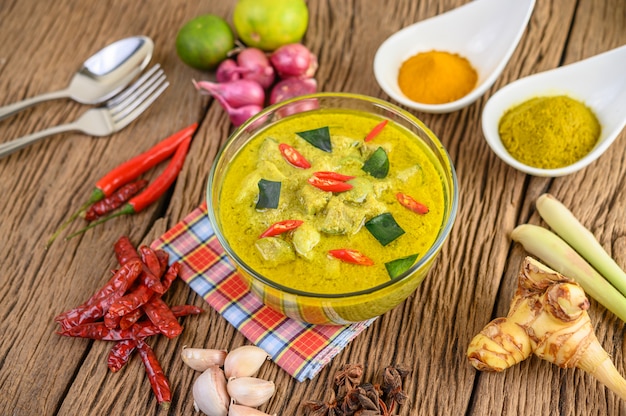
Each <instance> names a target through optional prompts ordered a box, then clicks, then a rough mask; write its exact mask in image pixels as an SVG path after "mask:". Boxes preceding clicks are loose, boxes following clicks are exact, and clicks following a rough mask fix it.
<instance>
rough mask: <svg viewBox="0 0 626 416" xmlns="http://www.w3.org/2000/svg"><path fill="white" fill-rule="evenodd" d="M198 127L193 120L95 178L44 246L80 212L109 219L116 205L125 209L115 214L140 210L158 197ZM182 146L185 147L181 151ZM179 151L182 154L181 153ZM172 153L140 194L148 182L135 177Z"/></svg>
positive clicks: (185, 152)
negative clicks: (163, 169) (86, 194)
mask: <svg viewBox="0 0 626 416" xmlns="http://www.w3.org/2000/svg"><path fill="white" fill-rule="evenodd" d="M197 128H198V123H194V124H192V125H190V126H188V127H186V128H184V129H182V130H180V131H178V132H176V133H174V134H172V135H171V136H169V137H167V138H166V139H164V140H162V141H161V142H159V143H157V144H156V145H155V146H153V147H152V148H150V149H148V150H147V151H145V152H144V153H142V154H140V155H138V156H135V157H133V158H131V159H130V160H128V161H126V162H124V163H122V164H121V165H119V166H117V167H116V168H114V169H112V170H111V171H109V173H107V174H106V175H104V176H103V177H102V178H100V179H99V180H98V181H97V182H96V185H95V188H94V190H93V191H92V193H91V195H90V197H89V199H88V200H87V202H86V203H85V204H84V205H83V206H82V207H80V209H79V210H78V211H77V212H75V213H74V214H73V215H71V216H70V218H68V219H67V220H66V221H65V222H64V223H63V224H61V225H60V226H59V228H58V229H57V230H56V231H55V232H54V234H52V236H51V237H50V239H49V240H48V242H47V246H48V247H49V246H50V245H51V244H52V243H53V242H54V240H55V239H56V238H57V237H58V236H59V235H60V234H61V232H63V230H65V228H67V226H69V225H70V224H71V223H72V222H73V221H74V220H75V219H76V218H78V217H79V216H81V215H83V214H84V215H85V219H86V220H87V221H90V222H91V221H95V220H97V219H98V218H103V217H104V220H108V219H109V218H111V217H112V216H108V217H106V215H107V214H109V213H111V212H113V211H114V210H116V209H117V208H119V207H122V210H124V209H126V211H125V212H124V213H120V214H117V215H115V216H118V215H124V214H133V213H136V212H139V211H141V210H142V209H144V208H145V207H146V206H148V205H150V204H151V203H152V202H154V201H155V200H156V199H158V198H159V197H160V196H161V195H162V194H163V193H164V192H165V191H166V190H167V188H169V186H170V185H171V184H172V183H173V182H174V180H175V179H176V176H177V175H178V173H179V172H180V169H181V168H182V163H183V162H184V160H185V156H186V154H187V151H188V150H189V144H190V142H191V138H192V136H193V134H194V133H195V131H196V129H197ZM181 148H182V149H184V151H181ZM180 153H184V154H183V155H181V154H180ZM172 155H174V156H173V159H177V161H176V163H170V165H169V166H168V169H166V172H163V174H161V176H159V178H157V179H156V180H155V182H154V183H153V184H151V185H149V186H148V188H147V189H145V190H144V191H143V192H142V193H140V194H139V191H141V189H143V188H144V187H145V186H146V185H147V182H144V181H143V180H137V178H138V177H139V176H140V175H142V174H143V173H145V172H147V171H148V170H150V169H151V168H153V167H154V166H156V165H158V164H159V163H161V162H163V161H165V160H166V159H168V158H170V157H172ZM176 167H177V169H176ZM172 175H173V178H172ZM131 198H133V199H131ZM131 201H133V203H132V205H131V206H132V212H130V211H129V208H126V206H127V205H128V204H130V202H131ZM125 204H126V205H125ZM104 220H101V221H100V222H98V224H99V223H101V222H104ZM89 228H90V227H89ZM81 231H85V230H81ZM75 234H76V235H77V234H80V233H75ZM68 238H69V237H68Z"/></svg>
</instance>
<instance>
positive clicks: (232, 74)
mask: <svg viewBox="0 0 626 416" xmlns="http://www.w3.org/2000/svg"><path fill="white" fill-rule="evenodd" d="M215 79H216V80H217V82H228V81H236V80H238V79H241V74H240V73H239V67H238V66H237V62H235V60H234V59H230V58H229V59H225V60H223V61H222V62H221V63H220V64H219V65H218V67H217V70H216V71H215Z"/></svg>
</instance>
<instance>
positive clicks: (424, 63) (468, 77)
mask: <svg viewBox="0 0 626 416" xmlns="http://www.w3.org/2000/svg"><path fill="white" fill-rule="evenodd" d="M477 80H478V75H477V73H476V70H475V69H474V68H473V67H472V65H471V64H470V62H469V61H468V60H467V59H465V58H464V57H462V56H460V55H458V54H452V53H449V52H442V51H434V50H433V51H429V52H422V53H418V54H417V55H414V56H412V57H410V58H409V59H407V60H406V61H404V62H403V63H402V65H401V67H400V72H399V73H398V86H399V87H400V90H402V92H403V93H404V95H406V96H407V97H408V98H410V99H411V100H413V101H416V102H419V103H423V104H445V103H450V102H452V101H456V100H458V99H459V98H463V97H464V96H465V95H467V94H468V93H469V92H470V91H472V90H473V89H474V87H475V86H476V81H477Z"/></svg>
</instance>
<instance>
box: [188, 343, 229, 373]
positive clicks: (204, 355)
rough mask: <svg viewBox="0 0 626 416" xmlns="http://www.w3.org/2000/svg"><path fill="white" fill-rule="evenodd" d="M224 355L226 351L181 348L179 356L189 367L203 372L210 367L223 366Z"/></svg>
mask: <svg viewBox="0 0 626 416" xmlns="http://www.w3.org/2000/svg"><path fill="white" fill-rule="evenodd" d="M226 354H227V352H226V350H212V349H205V348H186V347H183V350H182V351H181V353H180V356H181V358H182V359H183V362H184V363H185V364H187V365H188V366H189V367H191V368H193V369H194V370H196V371H205V370H206V369H207V368H209V367H210V366H212V365H216V366H218V367H221V366H223V365H224V360H225V359H226Z"/></svg>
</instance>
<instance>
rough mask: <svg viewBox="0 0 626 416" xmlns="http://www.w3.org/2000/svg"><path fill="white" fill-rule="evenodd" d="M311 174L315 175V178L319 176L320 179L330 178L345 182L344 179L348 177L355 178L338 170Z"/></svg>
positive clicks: (347, 179) (348, 178)
mask: <svg viewBox="0 0 626 416" xmlns="http://www.w3.org/2000/svg"><path fill="white" fill-rule="evenodd" d="M313 176H315V177H316V178H320V179H332V180H335V181H340V182H346V181H349V180H350V179H354V178H356V176H350V175H343V174H341V173H338V172H329V171H320V172H315V173H314V174H313Z"/></svg>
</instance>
